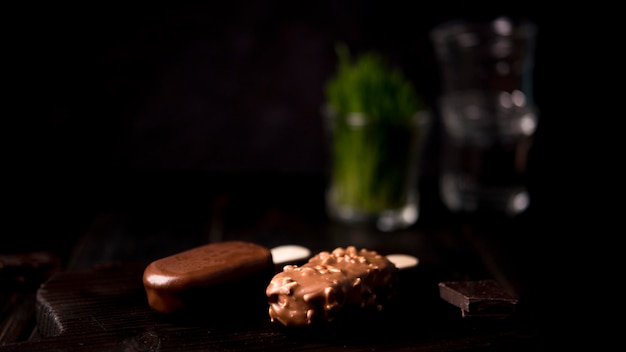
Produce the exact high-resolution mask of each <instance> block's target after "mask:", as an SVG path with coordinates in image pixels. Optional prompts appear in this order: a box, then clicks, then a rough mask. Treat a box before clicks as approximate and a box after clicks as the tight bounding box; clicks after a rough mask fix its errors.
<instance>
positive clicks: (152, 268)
mask: <svg viewBox="0 0 626 352" xmlns="http://www.w3.org/2000/svg"><path fill="white" fill-rule="evenodd" d="M273 268H274V263H273V261H272V253H271V252H270V250H269V249H268V248H265V247H263V246H260V245H257V244H254V243H250V242H245V241H227V242H216V243H210V244H207V245H204V246H200V247H196V248H193V249H190V250H187V251H184V252H180V253H177V254H174V255H171V256H169V257H165V258H162V259H159V260H156V261H154V262H152V263H150V264H149V265H148V266H147V267H146V269H145V270H144V274H143V284H144V288H145V291H146V295H147V298H148V303H149V304H150V306H151V307H152V308H153V309H154V310H156V311H159V312H161V313H173V312H177V311H180V310H182V309H183V308H185V307H186V306H187V305H189V304H192V303H193V302H194V300H192V299H191V297H193V296H194V293H195V292H200V291H201V290H202V289H210V288H212V287H216V286H219V285H224V284H226V283H229V282H236V281H241V280H243V279H245V278H248V277H253V276H255V275H260V274H262V273H264V272H267V273H268V276H267V277H268V278H269V277H271V274H272V273H273V271H272V270H273ZM216 291H217V290H216ZM200 294H204V292H202V293H200Z"/></svg>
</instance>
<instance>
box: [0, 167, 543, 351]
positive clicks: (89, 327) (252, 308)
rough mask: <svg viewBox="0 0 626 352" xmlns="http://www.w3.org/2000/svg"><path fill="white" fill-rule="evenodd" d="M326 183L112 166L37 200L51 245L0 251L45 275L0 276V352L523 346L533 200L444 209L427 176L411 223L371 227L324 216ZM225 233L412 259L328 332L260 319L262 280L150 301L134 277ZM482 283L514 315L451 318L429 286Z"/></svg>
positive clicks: (532, 334) (532, 285) (531, 296)
mask: <svg viewBox="0 0 626 352" xmlns="http://www.w3.org/2000/svg"><path fill="white" fill-rule="evenodd" d="M324 187H325V183H324V178H323V177H322V176H321V175H301V174H296V175H293V174H269V173H268V174H263V173H251V174H245V173H241V174H220V173H202V172H197V173H186V172H156V171H154V172H135V173H129V174H126V175H118V176H117V177H113V178H110V179H109V182H108V183H106V184H105V185H103V186H102V187H101V188H100V189H99V190H96V191H93V189H92V192H91V193H85V194H78V193H76V194H75V196H74V198H73V199H74V200H81V201H82V202H75V203H74V204H73V205H69V206H65V207H64V208H62V209H48V211H49V212H51V214H53V215H54V217H55V218H56V222H54V223H53V225H55V226H57V228H55V229H50V231H49V234H55V236H59V237H58V238H57V240H54V241H52V240H46V238H48V237H46V236H37V235H34V234H33V238H32V239H31V240H29V241H26V240H24V241H21V242H20V241H18V243H20V245H15V244H14V245H12V247H11V246H9V244H7V245H6V246H4V247H3V248H11V249H12V251H13V252H17V251H19V252H20V253H27V252H28V249H29V248H30V249H32V251H31V252H33V251H42V250H43V251H45V252H46V253H48V254H50V255H51V256H52V258H58V260H59V262H58V263H56V264H58V265H56V266H55V265H52V264H51V265H49V266H48V267H46V270H47V271H42V270H34V269H32V268H31V270H30V271H28V270H27V271H25V272H26V274H25V276H22V277H21V279H19V280H18V279H16V277H17V276H16V275H15V272H12V273H13V274H12V275H8V274H7V270H6V268H5V270H4V271H0V273H4V274H3V276H2V278H3V282H2V286H1V288H0V298H1V301H0V303H1V307H2V314H1V315H0V350H1V351H7V352H8V351H30V350H32V351H35V350H57V351H63V350H67V351H91V352H93V351H110V350H129V351H175V350H180V351H190V350H211V351H235V350H237V351H252V350H255V351H256V350H278V351H282V350H284V351H287V350H289V351H305V350H329V351H335V350H336V351H366V350H367V351H372V350H399V351H400V350H402V351H406V350H417V351H459V350H472V351H473V350H476V351H478V350H501V349H505V350H508V351H511V350H515V351H517V350H520V351H521V350H525V351H527V350H529V349H531V348H535V347H537V346H539V345H540V344H541V343H542V341H543V339H542V332H543V329H542V327H543V326H542V324H541V323H542V321H543V318H544V316H543V313H541V312H540V310H539V304H538V303H539V302H538V301H539V300H540V298H541V297H540V296H539V294H538V291H539V290H538V288H539V286H540V284H541V282H540V276H538V275H537V274H538V273H539V272H541V271H542V265H543V263H542V262H541V257H538V256H537V255H538V254H539V253H538V252H537V249H536V248H537V247H535V246H534V243H535V241H537V240H538V238H539V232H540V231H539V224H538V221H537V217H538V216H539V211H538V210H537V208H538V207H536V208H533V207H531V209H529V210H528V212H527V213H525V214H522V215H521V216H519V217H518V218H514V219H507V218H501V217H496V216H491V215H460V214H451V213H449V212H448V211H447V210H446V209H445V208H444V207H443V206H442V205H441V203H440V202H438V197H437V194H436V183H435V181H434V180H432V179H428V178H426V179H424V180H423V181H422V184H421V188H422V200H421V203H422V211H421V214H420V219H419V221H418V223H417V224H416V225H415V226H413V227H411V228H410V229H407V230H404V231H399V232H396V233H382V232H378V231H376V230H373V229H364V228H361V229H359V228H350V227H346V226H344V225H341V224H337V223H333V222H331V221H329V220H328V219H327V217H326V215H325V212H324V200H323V190H324ZM51 214H50V213H49V214H47V215H45V214H42V216H44V217H45V218H49V217H51V216H52V215H51ZM41 226H42V227H45V226H44V225H41ZM64 230H65V231H67V232H66V233H65V235H63V234H62V231H64ZM230 239H242V240H247V241H253V242H256V243H260V244H263V245H266V246H268V247H273V246H277V245H281V244H299V245H303V246H306V247H308V248H310V249H311V250H312V251H314V252H317V251H320V250H329V249H333V248H335V247H338V246H346V245H355V246H357V247H365V248H370V249H374V250H377V251H379V252H380V253H383V254H390V253H407V254H411V255H415V256H417V257H418V258H419V260H420V262H419V265H418V266H417V267H415V268H413V269H409V270H406V271H404V272H402V273H401V279H402V286H401V287H402V290H401V291H400V292H399V295H398V297H397V300H396V301H395V302H394V304H393V305H392V306H391V307H390V308H389V309H387V311H385V312H384V314H381V315H380V316H376V317H368V318H366V319H363V320H361V321H358V322H350V323H349V324H348V323H346V324H344V325H339V326H338V327H334V328H332V329H329V328H325V327H317V328H315V327H313V328H310V329H309V328H306V329H287V328H285V327H283V326H280V325H278V324H272V323H271V322H270V321H269V318H268V315H267V302H266V300H265V296H264V292H263V291H264V287H256V290H255V291H254V292H253V289H252V288H251V290H250V292H245V295H247V296H246V297H247V298H248V299H249V300H250V301H249V302H248V303H247V304H244V305H243V306H242V307H239V308H237V307H236V306H235V305H234V304H235V303H236V302H235V298H234V297H236V296H237V295H238V294H236V293H234V297H233V298H232V299H231V300H228V299H227V300H226V301H222V302H216V303H215V305H213V306H211V307H208V308H199V309H198V311H197V312H196V313H195V314H190V315H186V316H174V317H170V316H161V315H159V314H156V313H155V312H153V311H151V310H150V308H149V306H148V305H147V302H146V299H145V294H144V292H143V287H142V284H141V274H142V271H143V268H145V265H146V264H147V263H149V262H150V261H152V260H155V259H158V258H160V257H163V256H166V255H169V254H173V253H176V252H179V251H181V250H185V249H188V248H191V247H193V246H196V245H201V244H203V243H207V242H215V241H221V240H230ZM37 240H39V242H34V241H37ZM37 243H40V244H39V245H37ZM29 244H30V245H29ZM3 253H7V251H3ZM9 254H10V253H9ZM40 269H41V268H40ZM276 270H280V268H276ZM485 278H491V279H495V280H497V281H498V282H499V283H500V284H501V285H502V286H504V287H505V288H507V289H508V290H510V291H512V292H514V293H515V294H516V295H517V296H518V298H519V303H518V305H517V310H516V312H515V314H514V315H513V316H511V317H509V318H506V319H486V318H485V319H472V318H462V317H461V312H460V310H459V309H458V308H456V307H454V306H452V305H450V304H449V303H447V302H445V301H443V300H442V299H441V298H440V297H439V295H438V288H437V284H438V282H441V281H448V280H474V279H485ZM46 280H47V281H46ZM43 282H45V284H44V286H40V284H41V283H43ZM40 287H43V288H45V289H41V290H39V291H38V289H39V288H40ZM38 293H39V294H38ZM50 307H52V308H50ZM226 313H234V316H233V315H232V314H226Z"/></svg>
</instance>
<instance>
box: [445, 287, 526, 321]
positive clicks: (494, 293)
mask: <svg viewBox="0 0 626 352" xmlns="http://www.w3.org/2000/svg"><path fill="white" fill-rule="evenodd" d="M439 295H440V297H441V298H442V299H443V300H445V301H446V302H448V303H450V304H453V305H455V306H457V307H459V308H461V314H462V316H463V317H474V316H475V317H505V316H509V315H511V314H512V313H513V312H514V311H515V305H516V304H517V298H515V297H514V296H513V295H511V294H510V293H509V292H507V291H506V290H505V289H504V288H502V287H501V286H500V285H499V284H498V283H497V282H496V281H495V280H478V281H449V282H440V283H439Z"/></svg>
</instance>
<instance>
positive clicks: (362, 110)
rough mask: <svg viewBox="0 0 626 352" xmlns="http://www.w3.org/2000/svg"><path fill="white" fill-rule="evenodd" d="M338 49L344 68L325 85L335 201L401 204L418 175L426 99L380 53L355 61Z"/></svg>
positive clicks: (368, 208)
mask: <svg viewBox="0 0 626 352" xmlns="http://www.w3.org/2000/svg"><path fill="white" fill-rule="evenodd" d="M337 53H338V56H339V65H338V70H337V72H336V74H335V76H333V77H332V78H331V79H330V80H329V81H328V82H327V85H326V87H325V94H326V100H327V103H328V108H329V110H330V114H331V124H332V133H333V138H332V139H331V141H332V142H331V143H332V148H331V152H332V153H333V154H332V163H333V164H332V174H331V185H330V187H331V198H332V201H333V202H334V203H335V204H336V205H338V206H339V207H342V208H350V209H352V210H356V211H360V212H364V213H376V212H380V211H384V210H392V209H398V208H401V207H402V206H404V205H405V204H406V197H407V188H406V187H408V184H409V183H410V181H411V180H410V178H412V177H416V175H414V174H411V173H410V172H409V170H410V167H411V163H413V162H415V160H412V159H411V156H412V155H414V154H413V153H412V150H413V149H414V147H415V143H417V138H418V135H419V125H418V121H417V120H416V113H417V112H418V111H419V110H420V109H422V108H423V106H422V103H421V100H420V99H419V96H418V94H417V93H416V90H415V88H414V87H413V85H412V84H411V82H410V81H409V80H408V79H406V78H405V77H404V76H403V74H402V72H400V71H399V70H397V69H394V68H392V67H391V66H389V65H388V64H387V63H386V62H385V60H384V59H383V57H382V56H380V55H379V54H376V53H367V54H363V55H361V56H359V57H358V58H356V60H354V61H352V59H351V57H350V55H349V53H348V51H347V49H346V48H345V47H338V50H337Z"/></svg>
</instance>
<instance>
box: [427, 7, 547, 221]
mask: <svg viewBox="0 0 626 352" xmlns="http://www.w3.org/2000/svg"><path fill="white" fill-rule="evenodd" d="M535 36H536V28H535V25H534V24H533V23H530V22H528V21H513V20H511V19H509V18H505V17H501V18H496V19H495V20H493V21H490V22H480V23H476V22H464V21H453V22H447V23H443V24H441V25H439V26H438V27H435V28H434V29H433V31H432V32H431V38H432V40H433V43H434V48H435V53H436V58H437V60H438V64H439V68H440V73H441V87H442V91H441V95H440V99H439V112H440V115H441V118H442V119H443V121H442V122H443V124H442V125H443V132H444V133H443V138H442V148H441V150H442V155H441V173H440V193H441V197H442V200H443V202H444V204H445V205H446V206H447V207H448V208H449V209H450V210H452V211H468V212H474V211H481V210H487V211H496V212H499V213H505V214H508V215H515V214H518V213H521V212H523V211H525V210H526V209H527V208H528V206H529V204H530V195H529V192H528V189H527V176H528V170H527V168H528V155H529V150H530V148H531V146H532V142H533V135H534V133H535V130H536V127H537V124H538V110H537V107H536V106H535V104H534V102H533V93H532V86H533V67H534V54H535V53H534V51H535Z"/></svg>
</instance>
